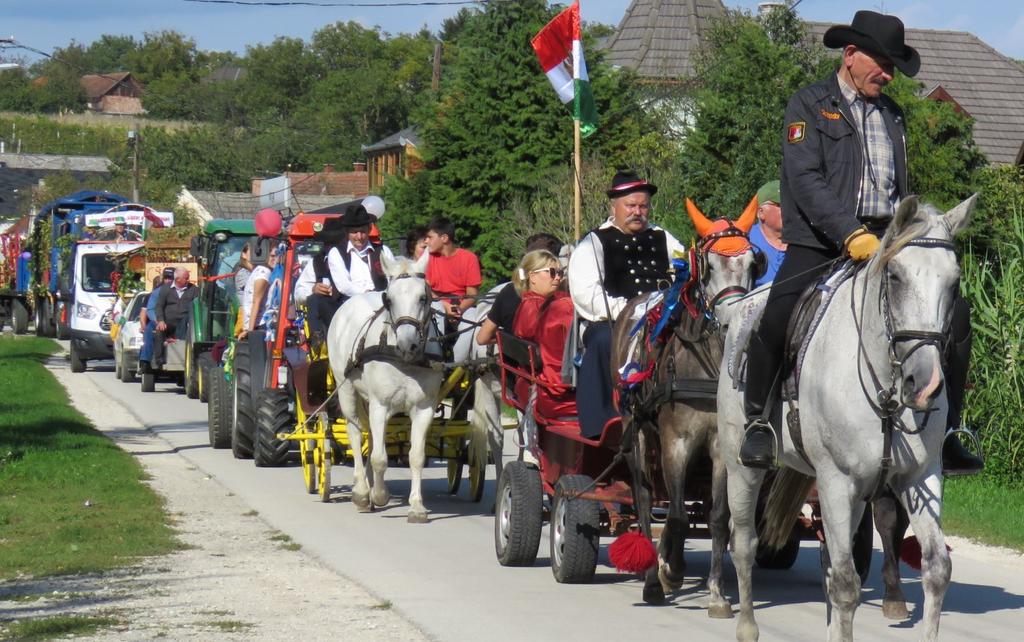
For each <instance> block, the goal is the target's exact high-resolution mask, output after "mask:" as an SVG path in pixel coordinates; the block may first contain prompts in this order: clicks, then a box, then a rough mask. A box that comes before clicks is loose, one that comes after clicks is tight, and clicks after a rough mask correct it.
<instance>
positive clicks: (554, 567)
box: [548, 475, 601, 584]
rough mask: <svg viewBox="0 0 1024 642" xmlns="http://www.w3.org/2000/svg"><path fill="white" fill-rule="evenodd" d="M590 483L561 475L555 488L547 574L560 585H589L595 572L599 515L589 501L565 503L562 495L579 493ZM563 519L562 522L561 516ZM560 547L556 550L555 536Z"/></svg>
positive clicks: (569, 500) (582, 478)
mask: <svg viewBox="0 0 1024 642" xmlns="http://www.w3.org/2000/svg"><path fill="white" fill-rule="evenodd" d="M592 481H593V480H591V479H590V477H587V476H586V475H565V476H563V477H562V478H561V479H559V480H558V483H557V484H555V499H554V502H552V506H551V524H549V526H548V528H549V530H550V535H551V537H550V542H551V558H550V559H551V573H552V574H553V575H554V576H555V581H556V582H558V583H560V584H589V583H590V582H591V581H593V579H594V571H596V570H597V554H598V550H599V548H600V540H601V531H600V525H601V522H600V520H601V512H600V508H599V507H598V505H597V502H595V501H592V500H589V499H578V498H577V499H566V494H568V493H571V492H575V491H582V490H583V489H585V488H587V487H589V486H590V485H591V482H592ZM563 515H564V521H563V518H562V517H561V516H563ZM560 521H563V523H561V524H559V522H560ZM559 531H560V532H561V534H562V536H561V540H562V547H561V550H560V551H559V550H557V548H558V544H557V540H558V533H559Z"/></svg>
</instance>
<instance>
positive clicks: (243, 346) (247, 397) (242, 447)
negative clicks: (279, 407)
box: [231, 341, 256, 459]
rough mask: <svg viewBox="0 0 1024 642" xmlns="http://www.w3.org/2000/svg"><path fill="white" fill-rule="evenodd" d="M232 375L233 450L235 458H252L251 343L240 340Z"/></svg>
mask: <svg viewBox="0 0 1024 642" xmlns="http://www.w3.org/2000/svg"><path fill="white" fill-rule="evenodd" d="M232 365H233V367H234V377H232V386H231V388H232V401H233V404H234V412H233V416H234V420H233V421H232V422H231V452H232V454H233V455H234V456H235V459H250V458H252V456H253V447H254V443H253V442H254V438H255V434H256V421H255V418H256V412H255V409H254V408H255V404H254V403H253V394H252V393H253V391H252V377H251V376H250V375H251V372H252V370H251V364H250V363H249V344H248V343H247V342H245V341H239V342H238V344H237V345H236V346H235V358H234V362H233V364H232Z"/></svg>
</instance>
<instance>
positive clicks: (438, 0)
mask: <svg viewBox="0 0 1024 642" xmlns="http://www.w3.org/2000/svg"><path fill="white" fill-rule="evenodd" d="M183 2H193V3H196V4H236V5H241V6H243V7H378V8H389V7H438V6H452V5H466V4H486V3H487V0H452V1H445V0H420V1H418V2H416V1H408V2H306V1H302V0H295V1H287V0H280V1H274V0H266V1H256V0H183Z"/></svg>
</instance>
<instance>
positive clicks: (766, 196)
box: [750, 181, 786, 287]
mask: <svg viewBox="0 0 1024 642" xmlns="http://www.w3.org/2000/svg"><path fill="white" fill-rule="evenodd" d="M780 201H781V199H780V198H779V181H768V182H767V183H765V184H764V185H762V186H761V189H759V190H757V224H756V225H754V227H752V228H751V229H750V242H751V243H753V244H754V247H756V248H757V249H759V250H761V254H763V255H764V258H765V270H764V273H763V274H762V275H761V276H759V277H758V278H757V279H756V280H755V281H754V287H759V286H762V285H764V284H765V283H771V282H772V280H773V279H774V278H775V273H776V272H778V271H779V266H780V265H782V259H784V258H785V257H786V242H785V241H783V240H782V206H781V205H779V203H780Z"/></svg>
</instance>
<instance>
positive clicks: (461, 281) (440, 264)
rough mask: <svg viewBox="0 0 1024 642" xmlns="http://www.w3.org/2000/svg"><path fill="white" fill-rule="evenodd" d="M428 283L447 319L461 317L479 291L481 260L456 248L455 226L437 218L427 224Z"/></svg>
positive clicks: (467, 251) (444, 219)
mask: <svg viewBox="0 0 1024 642" xmlns="http://www.w3.org/2000/svg"><path fill="white" fill-rule="evenodd" d="M427 251H428V252H430V262H429V263H427V283H428V284H429V285H430V289H431V290H433V291H434V296H435V297H437V298H439V299H440V300H441V302H442V304H443V305H444V310H445V313H446V314H448V315H449V316H454V317H457V316H460V315H461V314H462V311H463V310H466V309H468V308H470V307H472V306H473V303H474V298H475V297H476V295H477V294H478V293H479V292H480V283H481V282H482V281H483V279H482V278H481V275H480V260H479V259H477V257H476V254H473V253H472V252H470V251H469V250H464V249H462V248H460V247H456V246H455V224H454V223H452V222H451V221H450V220H448V219H447V218H444V217H438V218H435V219H434V220H432V221H430V223H429V224H428V225H427Z"/></svg>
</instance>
